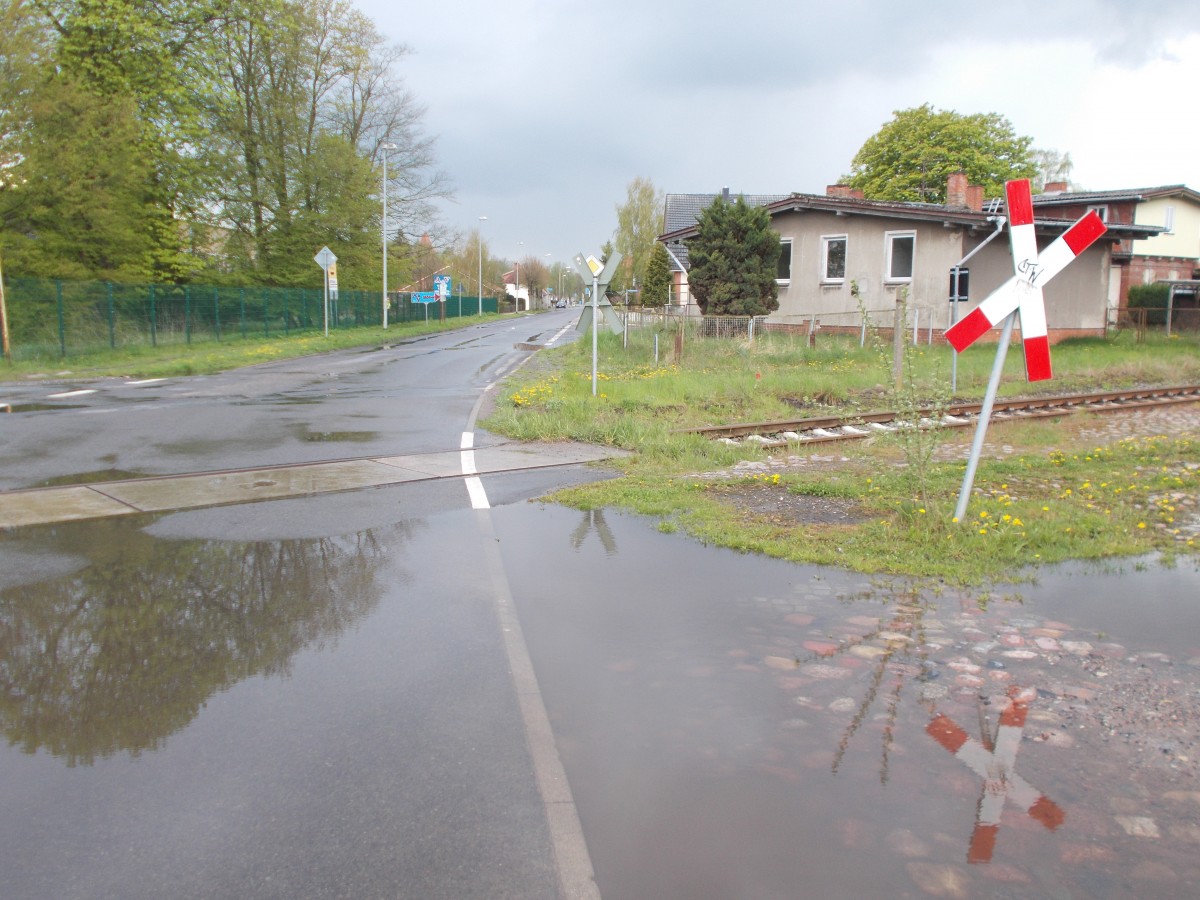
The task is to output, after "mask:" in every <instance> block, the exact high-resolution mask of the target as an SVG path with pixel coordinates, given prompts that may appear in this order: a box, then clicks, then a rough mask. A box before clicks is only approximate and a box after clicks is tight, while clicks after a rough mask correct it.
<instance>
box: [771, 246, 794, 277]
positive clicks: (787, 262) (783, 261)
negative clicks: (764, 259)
mask: <svg viewBox="0 0 1200 900" xmlns="http://www.w3.org/2000/svg"><path fill="white" fill-rule="evenodd" d="M775 280H776V281H781V282H784V283H785V284H786V283H788V282H790V281H791V280H792V239H791V238H783V239H781V240H780V241H779V266H778V267H777V268H776V270H775Z"/></svg>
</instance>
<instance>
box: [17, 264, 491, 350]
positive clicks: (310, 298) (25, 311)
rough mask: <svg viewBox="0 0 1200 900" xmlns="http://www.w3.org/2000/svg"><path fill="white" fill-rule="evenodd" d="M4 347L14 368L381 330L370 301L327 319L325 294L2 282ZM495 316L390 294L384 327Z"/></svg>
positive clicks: (480, 305) (340, 297) (353, 303)
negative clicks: (179, 347) (19, 363)
mask: <svg viewBox="0 0 1200 900" xmlns="http://www.w3.org/2000/svg"><path fill="white" fill-rule="evenodd" d="M5 300H6V306H7V308H8V324H9V340H10V347H11V353H12V357H13V358H14V359H35V358H40V357H48V356H58V357H66V356H72V355H81V354H86V353H94V352H96V351H98V350H104V349H114V350H115V349H118V348H127V347H133V346H145V345H150V346H159V345H167V344H190V343H194V342H197V343H198V342H204V341H228V340H238V339H244V338H253V339H256V340H260V339H263V338H271V337H282V336H287V335H290V334H297V333H304V332H313V331H319V332H323V331H324V329H325V328H326V315H328V328H329V329H330V330H331V331H332V330H336V329H345V328H362V327H378V326H380V325H381V324H382V319H383V304H382V303H381V298H380V294H379V293H377V292H374V291H339V292H338V294H337V296H335V297H331V298H330V300H329V309H328V313H326V310H325V304H324V292H323V291H322V290H321V289H319V288H317V289H310V288H267V287H216V286H204V285H195V284H193V285H163V284H114V283H111V282H101V281H83V282H79V281H58V280H50V279H35V278H6V279H5ZM480 310H482V311H483V312H495V311H496V300H495V298H494V297H484V298H483V299H482V302H481V301H480V300H479V298H477V297H458V296H451V297H449V298H448V299H447V300H446V302H444V303H432V304H422V303H413V302H412V301H411V297H410V295H409V294H392V295H391V305H390V307H389V309H388V322H389V324H398V323H401V322H418V321H425V320H426V319H430V320H434V319H441V318H446V319H453V318H458V317H460V316H471V315H475V314H476V313H478V312H479V311H480Z"/></svg>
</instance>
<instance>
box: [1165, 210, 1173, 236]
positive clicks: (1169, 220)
mask: <svg viewBox="0 0 1200 900" xmlns="http://www.w3.org/2000/svg"><path fill="white" fill-rule="evenodd" d="M1163 227H1164V228H1165V229H1166V231H1165V232H1164V234H1174V233H1175V207H1174V206H1167V207H1166V208H1165V209H1164V210H1163Z"/></svg>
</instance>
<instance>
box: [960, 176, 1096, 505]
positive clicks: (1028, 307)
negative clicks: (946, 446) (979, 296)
mask: <svg viewBox="0 0 1200 900" xmlns="http://www.w3.org/2000/svg"><path fill="white" fill-rule="evenodd" d="M1004 197H1005V201H1006V202H1007V204H1008V235H1009V241H1010V243H1011V246H1012V258H1013V277H1012V278H1010V279H1009V280H1008V281H1006V282H1004V284H1002V285H1000V287H998V288H996V290H994V291H992V293H991V294H989V295H988V296H987V297H986V298H985V299H984V301H983V302H982V303H980V304H979V306H977V307H975V309H973V310H972V311H971V312H970V313H968V314H967V316H966V318H964V319H963V320H962V321H960V322H955V323H954V324H953V325H951V326H950V327H949V328H947V329H946V340H947V341H948V342H949V343H950V345H951V346H952V347H954V349H955V350H956V351H958V352H962V351H963V350H965V349H966V348H967V347H969V346H971V344H973V343H975V341H977V340H978V339H979V338H980V337H982V336H983V335H984V334H986V333H987V332H988V331H989V330H991V329H992V328H994V327H995V326H996V325H998V324H1001V323H1002V324H1003V330H1002V331H1001V333H1000V341H999V343H998V344H997V345H996V360H995V362H994V363H993V365H992V374H991V378H989V379H988V386H987V392H986V393H985V394H984V397H983V406H982V408H981V409H980V410H979V421H978V423H977V424H976V426H975V439H974V441H973V442H972V444H971V455H970V456H969V457H968V458H967V471H966V473H965V474H964V475H963V482H962V488H961V489H960V490H959V492H958V505H957V507H956V508H955V511H954V518H955V521H957V522H962V521H963V520H964V519H965V517H966V514H967V501H968V500H969V499H970V495H971V485H972V484H973V483H974V481H975V470H976V468H977V467H978V466H979V456H980V454H981V453H982V452H983V438H984V435H985V434H986V433H987V426H988V419H990V418H991V415H992V406H993V405H994V404H995V402H996V392H997V390H999V388H1000V375H1001V373H1002V372H1003V370H1004V357H1005V355H1006V354H1007V353H1008V343H1009V341H1010V340H1011V339H1012V329H1013V317H1014V316H1016V315H1019V316H1020V317H1021V341H1022V344H1023V345H1024V350H1025V376H1026V377H1027V378H1028V379H1029V380H1030V381H1045V380H1046V379H1048V378H1050V377H1051V376H1052V372H1051V368H1050V337H1049V332H1048V329H1047V328H1046V304H1045V301H1044V300H1043V298H1042V288H1044V287H1045V286H1046V285H1047V284H1049V283H1050V281H1051V279H1053V278H1054V276H1055V275H1057V274H1058V273H1059V272H1061V271H1062V270H1063V269H1065V268H1066V267H1067V266H1068V265H1070V263H1071V262H1072V261H1073V260H1074V259H1075V258H1076V257H1077V256H1079V254H1081V253H1083V251H1084V250H1086V249H1087V248H1088V247H1090V246H1091V245H1092V244H1094V243H1095V242H1096V240H1097V239H1098V238H1099V237H1100V235H1102V234H1104V232H1105V231H1106V230H1107V226H1105V224H1104V221H1103V220H1102V219H1101V218H1100V216H1099V215H1098V214H1097V213H1096V211H1095V210H1092V211H1090V212H1089V213H1088V214H1087V215H1086V216H1084V217H1083V218H1081V219H1079V220H1078V221H1077V222H1076V223H1075V224H1074V225H1072V226H1071V227H1070V228H1068V229H1067V230H1066V231H1065V232H1064V233H1063V234H1062V236H1061V237H1059V238H1058V239H1057V240H1055V241H1054V243H1052V244H1051V245H1050V246H1049V247H1047V248H1046V249H1045V250H1043V251H1042V252H1041V253H1038V249H1037V235H1036V234H1035V232H1034V224H1033V197H1032V195H1031V193H1030V190H1029V179H1028V178H1021V179H1019V180H1016V181H1008V182H1005V184H1004Z"/></svg>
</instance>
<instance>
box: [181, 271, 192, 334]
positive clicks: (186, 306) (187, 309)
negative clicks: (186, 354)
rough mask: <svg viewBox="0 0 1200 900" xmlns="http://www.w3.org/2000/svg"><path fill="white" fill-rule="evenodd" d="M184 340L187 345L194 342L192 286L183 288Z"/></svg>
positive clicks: (187, 285) (186, 285) (188, 285)
mask: <svg viewBox="0 0 1200 900" xmlns="http://www.w3.org/2000/svg"><path fill="white" fill-rule="evenodd" d="M183 340H184V343H186V344H190V343H191V342H192V286H191V285H190V284H185V285H184V286H183Z"/></svg>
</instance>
